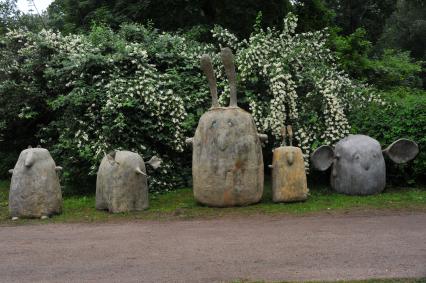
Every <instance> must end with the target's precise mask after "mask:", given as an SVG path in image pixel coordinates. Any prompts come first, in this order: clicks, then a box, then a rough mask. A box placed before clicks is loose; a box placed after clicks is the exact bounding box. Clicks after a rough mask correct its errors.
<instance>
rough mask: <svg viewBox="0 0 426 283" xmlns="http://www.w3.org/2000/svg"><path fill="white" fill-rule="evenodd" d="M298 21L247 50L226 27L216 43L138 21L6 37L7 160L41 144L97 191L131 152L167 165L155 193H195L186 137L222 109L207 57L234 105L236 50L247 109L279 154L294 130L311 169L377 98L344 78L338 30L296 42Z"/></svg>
mask: <svg viewBox="0 0 426 283" xmlns="http://www.w3.org/2000/svg"><path fill="white" fill-rule="evenodd" d="M296 24H297V19H296V17H295V16H294V15H292V14H289V16H288V17H287V18H286V19H285V21H284V28H283V30H282V31H278V30H274V29H267V30H262V29H260V28H259V27H257V28H256V29H255V32H254V33H253V34H252V35H251V36H250V38H248V39H247V40H243V41H239V40H238V38H237V37H236V36H235V35H233V34H231V33H229V32H228V31H227V30H225V29H222V28H220V27H216V28H215V29H214V30H213V31H212V33H213V37H214V38H215V39H216V40H217V43H218V44H217V45H213V44H206V43H200V42H196V41H193V40H189V39H188V38H186V37H185V36H184V35H179V34H172V33H165V32H159V31H157V30H154V29H152V28H150V27H144V26H141V25H135V24H128V25H124V26H122V27H121V28H120V30H118V31H117V32H113V31H111V30H110V29H108V28H105V27H102V26H101V27H95V28H94V29H93V30H92V31H91V32H90V33H88V34H76V35H62V34H60V33H58V32H53V31H50V30H43V31H42V32H40V33H38V34H35V33H32V32H28V31H23V30H15V31H10V32H9V33H8V34H7V35H6V36H5V37H4V38H1V40H0V43H1V44H2V48H1V50H0V78H1V80H0V105H2V107H0V146H1V147H0V148H1V149H0V157H1V156H2V155H1V154H3V153H5V152H7V151H8V150H10V149H13V150H14V151H17V150H19V151H20V150H22V149H23V147H24V145H28V144H33V145H36V143H40V144H41V145H42V146H45V147H47V148H48V149H49V150H50V151H51V152H52V155H53V156H54V158H55V160H56V161H57V163H58V164H60V165H61V166H63V167H64V168H65V170H64V171H65V173H64V177H65V178H66V179H67V180H68V183H67V184H72V185H74V188H76V187H77V189H76V190H75V189H74V191H82V190H85V189H86V188H90V189H91V190H92V191H93V181H94V176H95V174H96V171H97V167H98V165H99V163H100V160H101V158H102V157H103V156H104V154H105V153H107V152H109V151H111V150H114V149H123V150H124V149H125V150H131V151H135V152H138V153H140V154H141V155H142V156H144V157H145V158H149V157H150V156H152V155H158V156H159V157H160V158H162V159H163V161H164V163H163V164H164V165H163V166H162V167H161V168H160V169H159V170H158V171H152V170H150V171H149V175H150V180H149V183H150V189H151V190H152V191H156V192H157V191H167V190H170V189H173V188H179V187H182V186H185V185H188V183H189V181H190V179H191V150H190V149H189V148H187V149H185V148H184V139H185V137H190V136H192V135H193V134H194V131H195V128H196V126H197V123H198V119H199V117H200V116H201V115H202V113H204V112H205V111H206V110H207V109H208V108H209V107H210V103H211V102H210V94H209V89H208V85H207V80H206V79H205V77H204V75H203V74H202V72H201V71H200V69H199V58H200V57H201V55H202V54H204V53H208V54H209V55H210V56H211V57H212V60H213V65H214V68H215V72H216V76H217V78H218V90H219V94H220V102H221V103H223V104H224V103H227V100H228V97H229V89H228V84H227V82H226V79H225V74H224V69H223V66H222V64H221V62H220V56H219V50H220V48H219V47H221V46H229V47H231V48H232V49H233V50H234V53H235V55H236V65H237V72H238V77H239V87H238V89H239V92H240V94H239V105H241V106H242V107H243V108H245V109H247V110H249V111H250V112H252V114H253V116H254V119H255V122H256V125H257V127H258V130H259V132H265V133H268V134H269V135H270V137H271V136H272V137H275V145H277V144H278V142H279V140H280V138H279V130H280V128H281V127H282V125H284V124H292V125H293V126H294V128H295V130H296V131H295V139H296V141H295V142H296V143H297V144H298V145H299V146H300V147H301V148H302V150H303V152H304V154H305V157H306V158H305V160H306V163H307V165H308V156H309V154H310V153H311V151H312V149H314V148H316V147H317V146H319V145H320V144H332V143H334V142H336V141H337V140H339V139H341V138H342V137H344V136H345V135H347V134H348V133H349V129H350V125H349V123H348V120H347V114H348V113H349V112H350V111H351V110H353V109H358V106H360V105H361V106H362V105H365V104H366V102H368V101H370V100H371V99H373V98H374V97H373V96H370V95H369V94H368V93H369V89H368V88H366V87H364V86H362V85H357V84H355V83H354V82H353V81H351V80H350V79H349V78H348V76H347V75H346V74H344V73H343V72H341V71H340V70H339V68H338V66H337V65H336V63H335V62H336V60H335V58H334V57H333V53H332V52H331V51H330V50H329V49H327V47H326V36H327V31H325V30H324V31H318V32H310V33H304V34H295V32H294V31H295V28H296ZM272 140H273V141H274V138H272ZM273 144H274V142H272V143H270V146H272V145H273ZM268 152H270V151H268ZM15 155H16V153H15ZM266 157H267V158H268V156H266ZM8 166H9V165H8ZM148 170H149V167H148ZM88 176H91V177H89V178H88Z"/></svg>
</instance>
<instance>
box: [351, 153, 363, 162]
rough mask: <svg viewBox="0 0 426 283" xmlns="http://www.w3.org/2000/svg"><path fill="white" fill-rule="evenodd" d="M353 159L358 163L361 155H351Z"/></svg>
mask: <svg viewBox="0 0 426 283" xmlns="http://www.w3.org/2000/svg"><path fill="white" fill-rule="evenodd" d="M353 159H354V160H356V161H359V160H360V159H361V155H359V153H355V154H354V155H353Z"/></svg>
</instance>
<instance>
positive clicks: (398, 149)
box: [311, 135, 418, 195]
mask: <svg viewBox="0 0 426 283" xmlns="http://www.w3.org/2000/svg"><path fill="white" fill-rule="evenodd" d="M386 152H391V155H392V160H398V162H399V163H402V162H407V161H410V160H412V159H413V158H414V157H415V156H416V154H417V153H418V146H417V144H416V143H415V142H412V141H409V140H399V141H396V142H394V143H393V144H392V145H391V146H389V147H388V148H387V149H386V151H385V153H386ZM311 160H312V163H313V165H314V166H315V167H316V168H317V169H318V170H326V169H327V168H328V167H329V166H330V164H332V171H331V186H332V187H333V188H334V189H335V190H336V191H337V192H340V193H344V194H348V195H371V194H377V193H380V192H381V191H383V189H384V188H385V185H386V166H385V160H384V158H383V153H382V149H381V146H380V144H379V142H378V141H377V140H375V139H373V138H371V137H368V136H364V135H349V136H348V137H346V138H344V139H342V140H341V141H339V142H338V143H337V144H336V145H335V148H334V149H333V148H332V147H330V146H321V147H320V148H318V149H317V150H316V151H315V152H314V153H313V154H312V156H311Z"/></svg>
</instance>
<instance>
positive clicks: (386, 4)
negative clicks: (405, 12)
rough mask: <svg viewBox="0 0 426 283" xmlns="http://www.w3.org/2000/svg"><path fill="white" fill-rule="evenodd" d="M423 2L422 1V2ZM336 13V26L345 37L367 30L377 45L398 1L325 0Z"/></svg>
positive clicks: (368, 35)
mask: <svg viewBox="0 0 426 283" xmlns="http://www.w3.org/2000/svg"><path fill="white" fill-rule="evenodd" d="M420 1H421V0H420ZM325 2H326V3H327V6H328V7H329V8H330V9H331V10H332V11H333V12H334V14H335V18H334V25H335V26H337V27H339V28H340V29H341V31H342V34H343V35H350V34H352V33H354V32H356V30H357V29H358V28H362V29H364V30H366V37H367V39H368V40H369V41H371V42H373V43H376V41H377V40H378V38H379V37H380V35H381V34H382V31H383V29H384V26H385V22H386V20H387V19H388V17H389V16H390V15H391V14H392V12H393V11H394V10H395V7H396V2H397V0H357V1H353V0H325Z"/></svg>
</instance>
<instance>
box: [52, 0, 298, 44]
mask: <svg viewBox="0 0 426 283" xmlns="http://www.w3.org/2000/svg"><path fill="white" fill-rule="evenodd" d="M290 9H291V4H290V1H289V0H270V1H256V0H248V1H239V0H231V1H230V0H193V1H189V0H162V1H151V0H126V1H124V0H108V1H100V0H86V1H78V0H55V1H54V2H53V3H52V5H51V6H50V7H49V15H50V18H51V19H52V25H53V26H55V27H56V28H58V29H61V30H64V31H66V32H75V31H79V30H87V29H88V28H90V26H91V24H92V23H93V22H98V23H99V22H100V23H107V24H108V25H110V26H111V27H113V28H116V27H118V26H119V25H120V24H121V23H123V22H139V23H147V22H152V23H153V25H154V26H155V27H156V28H159V29H160V30H168V31H171V30H178V29H184V30H188V29H190V28H191V27H194V26H198V25H206V26H212V25H214V24H219V25H222V26H224V27H226V28H229V29H231V30H232V31H233V32H235V33H237V34H238V35H240V36H247V35H249V34H250V32H251V29H252V26H253V24H254V23H255V19H256V15H257V14H258V13H259V12H262V14H263V24H264V25H265V26H280V25H281V22H282V19H283V17H284V16H285V15H286V14H287V13H288V12H289V11H290ZM61 15H63V17H62V16H61Z"/></svg>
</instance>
